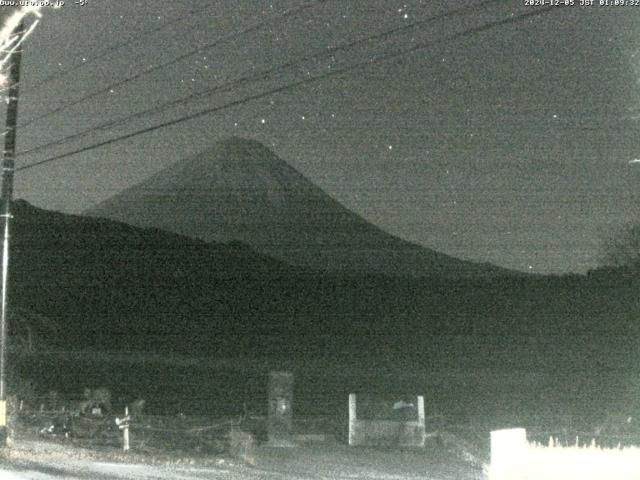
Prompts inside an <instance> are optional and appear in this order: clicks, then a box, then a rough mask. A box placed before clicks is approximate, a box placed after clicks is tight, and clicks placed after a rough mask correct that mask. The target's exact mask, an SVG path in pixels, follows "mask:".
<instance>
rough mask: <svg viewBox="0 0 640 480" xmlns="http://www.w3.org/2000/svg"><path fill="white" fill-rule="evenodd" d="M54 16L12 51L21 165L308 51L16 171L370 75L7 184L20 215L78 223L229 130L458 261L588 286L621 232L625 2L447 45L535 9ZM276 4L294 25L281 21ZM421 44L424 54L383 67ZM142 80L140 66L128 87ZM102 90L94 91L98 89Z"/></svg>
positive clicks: (355, 7)
mask: <svg viewBox="0 0 640 480" xmlns="http://www.w3.org/2000/svg"><path fill="white" fill-rule="evenodd" d="M578 2H579V0H576V3H578ZM66 3H67V4H66V5H65V6H64V7H62V8H60V9H56V10H53V9H44V10H43V17H42V20H41V24H40V25H39V26H38V28H37V29H36V31H35V32H34V33H33V35H32V36H31V37H30V38H29V39H28V41H27V44H26V50H25V54H24V58H23V65H22V82H21V88H22V90H21V97H20V120H21V123H22V124H23V125H24V127H23V128H21V130H19V132H18V149H19V151H25V150H29V149H31V148H34V147H37V146H39V145H43V144H46V143H48V142H51V141H53V140H57V139H59V138H62V137H65V136H68V135H73V134H75V133H78V132H81V131H84V130H88V129H90V128H91V127H94V126H97V125H100V124H102V123H104V122H106V121H108V120H111V119H117V118H121V117H124V116H126V115H128V114H131V113H135V112H139V111H143V110H146V109H149V108H151V107H152V106H154V105H159V104H161V103H165V102H170V101H172V100H176V99H178V98H181V97H186V96H187V95H189V94H192V93H194V92H198V91H201V90H203V89H207V88H212V87H214V86H216V85H220V84H226V83H227V82H230V81H233V80H235V79H238V78H240V77H245V76H247V75H254V74H257V73H259V72H262V71H265V70H269V69H273V67H276V66H278V65H282V64H287V63H290V62H293V61H295V60H297V59H299V58H303V57H307V56H310V55H316V56H315V57H314V58H312V59H310V60H308V61H304V62H301V63H295V64H294V65H293V66H292V67H289V68H285V69H281V70H279V71H276V72H275V73H273V74H272V75H268V76H266V77H263V78H261V79H259V80H256V81H252V82H244V83H241V84H238V83H236V84H235V85H232V88H229V89H226V91H223V92H218V93H217V94H214V95H211V96H202V97H200V98H197V99H195V100H194V101H192V102H187V103H184V104H180V105H177V106H174V107H173V108H169V109H166V110H162V111H159V112H156V113H154V114H152V115H147V116H143V117H140V118H136V119H134V120H133V121H131V122H129V123H126V124H123V125H120V126H117V127H111V128H108V129H105V130H99V131H97V132H88V133H86V134H84V135H81V136H79V137H78V138H75V139H74V140H73V141H71V142H69V143H65V144H64V145H58V146H53V147H50V148H46V149H44V150H41V151H38V152H35V153H32V154H27V155H19V156H18V166H24V165H27V164H30V163H33V162H38V161H42V160H45V159H47V158H49V157H51V156H55V155H57V154H61V153H64V152H68V151H72V150H75V149H79V148H82V147H85V146H89V145H92V144H94V143H99V142H101V141H104V140H107V139H109V138H112V137H116V136H120V135H123V134H126V133H128V132H133V131H136V130H139V129H142V128H145V127H148V126H151V125H155V124H159V123H162V122H164V121H168V120H171V119H174V118H178V117H181V116H184V115H187V114H189V113H192V112H196V111H198V110H202V109H205V108H207V107H214V106H216V105H225V104H227V103H229V102H234V101H237V100H241V99H243V98H246V97H250V96H252V95H256V94H258V93H260V92H263V91H268V90H270V89H275V88H277V87H279V86H281V85H286V84H287V83H292V82H295V81H298V80H302V79H305V78H308V79H311V78H314V77H316V76H318V75H325V74H327V72H335V71H339V70H341V69H344V68H347V67H349V66H350V65H355V64H359V63H362V62H369V61H370V64H369V65H368V66H364V67H361V68H357V69H353V70H350V71H348V72H345V73H344V74H341V75H332V76H330V77H327V78H325V79H323V80H320V81H311V82H309V83H307V84H304V85H301V86H298V87H296V88H292V89H288V90H283V91H281V92H279V93H275V94H273V95H269V96H265V97H263V98H259V99H256V100H253V101H248V102H244V103H242V102H241V103H239V104H238V105H235V106H233V107H231V108H226V109H222V110H219V111H217V112H215V113H212V114H210V115H206V116H201V117H198V118H194V119H193V120H191V121H188V122H182V123H179V124H176V125H174V126H171V127H169V128H163V129H158V130H154V131H152V132H150V133H147V134H144V135H138V136H135V137H132V138H130V139H128V140H125V141H121V142H117V143H113V144H110V145H107V146H104V147H101V148H95V149H92V150H88V151H86V152H83V153H80V154H77V155H74V156H70V157H68V158H64V159H61V160H59V161H55V162H50V163H46V164H43V165H42V166H40V167H37V168H32V169H27V170H24V171H21V172H19V173H18V176H17V178H16V196H17V197H20V198H25V199H27V200H28V201H30V202H32V203H33V204H35V205H37V206H40V207H45V208H50V209H55V210H61V211H64V212H71V213H79V212H81V211H82V210H84V209H85V208H88V207H90V206H92V205H93V204H95V203H97V202H99V201H101V200H103V199H105V198H107V197H109V196H111V195H113V194H115V193H117V192H118V191H120V190H121V189H123V188H125V187H128V186H130V185H132V184H133V183H136V182H139V181H141V180H143V179H144V178H146V177H147V176H149V175H151V174H153V173H155V172H156V171H158V170H160V169H161V168H163V167H166V166H168V165H170V164H171V163H172V162H175V161H178V160H180V159H182V158H184V157H187V156H189V155H192V154H194V153H197V152H199V151H201V150H204V149H206V148H207V147H208V146H209V145H211V144H212V143H213V142H215V141H216V140H218V139H221V138H224V137H228V136H231V135H235V136H241V137H246V138H251V139H255V140H259V141H261V142H263V143H264V144H265V145H267V146H269V147H271V148H272V149H273V150H274V151H275V152H276V153H277V154H278V155H279V156H280V157H281V158H283V159H284V160H286V161H287V162H289V163H290V164H291V165H293V166H294V167H295V168H297V169H298V170H299V171H301V172H302V173H303V174H304V175H306V176H307V177H308V178H309V179H310V180H312V181H313V182H315V183H316V184H318V185H319V186H321V187H322V188H323V189H324V190H325V191H326V192H327V193H329V194H330V195H332V196H333V197H334V198H336V199H338V200H339V201H341V202H342V203H344V204H345V205H346V206H347V207H349V208H350V209H352V210H354V211H355V212H357V213H359V214H361V215H362V216H364V217H365V218H366V219H368V220H370V221H371V222H373V223H375V224H376V225H378V226H380V227H382V228H383V229H385V230H387V231H389V232H390V233H393V234H396V235H398V236H400V237H402V238H405V239H407V240H411V241H414V242H416V243H419V244H422V245H425V246H428V247H431V248H434V249H436V250H439V251H442V252H445V253H448V254H451V255H454V256H457V257H460V258H464V259H472V260H478V261H489V262H492V263H495V264H497V265H501V266H506V267H510V268H515V269H519V270H524V271H530V272H538V273H540V272H553V273H564V272H585V271H586V270H588V269H589V268H593V267H595V266H597V265H598V264H599V261H600V258H601V257H602V256H603V249H602V244H603V241H604V239H605V238H606V237H607V236H608V235H609V234H610V232H611V231H613V230H615V229H616V228H618V227H619V226H620V225H622V224H624V223H626V222H633V221H638V217H639V213H640V210H639V206H640V188H638V187H639V186H640V162H637V163H634V162H633V161H634V159H638V158H640V135H639V127H640V6H639V7H597V6H593V7H578V6H574V7H569V8H560V7H557V8H553V9H551V11H550V12H548V13H544V14H542V15H538V16H532V17H529V18H527V19H525V20H523V21H514V22H512V23H504V24H501V25H498V26H496V27H495V28H492V29H487V30H485V31H481V32H478V33H473V34H471V33H470V34H468V35H461V36H457V37H455V38H450V37H451V36H454V35H456V34H459V33H461V32H465V31H474V29H475V28H476V27H480V26H482V25H486V24H488V23H491V22H496V21H499V20H503V19H517V18H518V16H519V15H521V14H523V13H530V12H532V11H534V10H535V9H536V8H540V7H526V6H525V5H524V0H506V1H501V2H498V1H497V2H478V1H476V2H470V1H456V2H452V1H417V0H414V1H408V0H404V1H394V0H357V1H356V0H335V1H331V0H329V1H317V2H314V1H301V0H289V1H271V2H269V1H261V0H235V1H232V0H221V1H213V0H170V1H169V0H166V1H165V0H88V2H87V3H88V5H86V6H78V5H75V4H74V2H73V1H72V0H67V2H66ZM478 3H481V4H483V5H482V6H480V7H479V8H477V9H475V10H467V11H466V13H464V14H451V15H448V16H445V17H442V16H441V17H439V18H437V19H434V20H433V21H432V22H425V20H427V19H429V18H430V17H433V16H436V15H440V14H443V13H446V12H452V11H453V10H454V9H455V10H458V9H460V8H462V7H465V6H469V5H474V4H478ZM596 3H597V2H596ZM304 6H308V8H302V7H304ZM301 8H302V9H301ZM292 9H300V10H297V11H294V13H290V14H288V15H287V16H285V17H284V18H283V17H282V15H283V14H284V13H285V12H287V11H291V10H292ZM262 22H266V23H265V24H264V26H262V27H261V28H258V29H253V30H251V31H248V32H245V33H239V34H237V35H234V34H236V33H237V32H242V31H244V30H247V29H250V27H252V26H254V25H259V24H261V23H262ZM414 23H418V25H417V26H416V27H415V28H411V25H413V24H414ZM403 27H406V28H403ZM396 29H397V32H396V33H395V34H389V35H386V36H380V35H378V36H377V38H375V39H372V40H371V41H369V42H362V43H360V44H358V45H356V46H354V47H352V48H348V49H341V50H332V48H333V47H336V46H341V45H344V44H348V43H350V42H353V41H357V40H358V39H362V38H366V37H368V36H375V35H377V34H381V33H383V32H386V31H389V30H396ZM220 39H222V40H220ZM218 40H220V41H218ZM216 41H218V43H217V45H214V46H213V47H211V48H206V49H205V48H201V49H200V51H199V52H198V53H196V54H194V55H191V56H189V57H188V58H185V59H183V60H181V61H178V62H173V63H172V64H171V65H168V66H166V67H163V68H157V66H158V65H161V64H163V63H166V62H171V60H172V59H174V58H176V57H179V56H182V55H185V54H187V53H189V52H190V51H192V50H194V49H197V48H198V47H203V46H205V45H208V44H211V43H214V42H216ZM118 44H120V45H122V48H120V49H113V48H112V47H113V46H114V45H118ZM423 44H428V45H430V46H429V47H427V48H419V49H414V50H413V52H412V53H409V54H405V55H393V53H394V52H401V51H407V50H410V49H412V48H414V47H415V46H416V45H423ZM105 49H111V50H106V51H105ZM321 52H325V53H324V54H322V55H320V53H321ZM391 56H393V58H390V57H391ZM96 57H98V58H97V59H96ZM382 57H385V58H388V59H387V60H385V61H380V59H381V58H382ZM389 58H390V59H389ZM70 69H71V71H70ZM145 70H152V71H151V72H149V73H148V74H144V75H139V76H138V77H137V78H136V79H134V80H131V81H128V80H127V81H126V82H123V80H126V79H128V78H129V77H132V76H133V75H136V74H138V73H140V72H144V71H145ZM117 82H119V83H121V84H120V85H117V86H115V87H114V88H113V89H110V88H108V87H109V85H111V84H114V83H117ZM103 89H107V90H111V91H106V92H104V93H101V94H99V95H98V94H95V95H93V94H94V92H97V91H101V90H103ZM87 95H92V98H90V99H87V100H86V101H83V102H78V101H79V100H80V99H82V98H83V97H85V96H87ZM73 102H76V103H77V104H76V105H74V106H72V107H68V108H62V109H60V111H59V112H57V113H56V114H54V115H50V116H48V117H46V118H42V119H40V120H38V121H35V122H32V120H33V119H34V118H38V117H40V116H42V115H44V114H46V113H47V112H49V111H51V110H53V109H58V108H59V107H61V106H65V105H68V104H69V103H73ZM25 124H27V125H25Z"/></svg>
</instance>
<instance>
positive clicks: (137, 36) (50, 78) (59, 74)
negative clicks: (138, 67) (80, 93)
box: [29, 5, 212, 89]
mask: <svg viewBox="0 0 640 480" xmlns="http://www.w3.org/2000/svg"><path fill="white" fill-rule="evenodd" d="M211 7H212V6H211V5H206V6H205V7H202V8H198V9H196V10H193V11H191V12H189V13H188V14H187V16H186V17H179V18H177V19H174V20H171V21H168V22H164V23H162V24H161V25H158V26H155V27H152V28H149V29H147V30H142V31H140V32H136V33H135V35H134V36H133V37H132V38H129V39H128V40H123V41H122V42H117V43H114V44H113V45H110V46H107V47H106V48H104V49H101V50H98V52H96V54H95V55H93V56H92V57H90V58H88V59H87V61H86V62H80V63H77V64H76V65H73V66H71V67H69V68H67V69H65V70H64V71H61V72H56V73H52V74H51V75H49V76H47V77H45V78H44V79H42V80H40V81H39V82H37V83H35V84H33V85H30V86H29V87H30V89H36V88H40V87H41V86H43V85H47V84H49V83H51V82H52V81H53V80H55V79H57V78H60V77H64V76H67V75H69V74H71V73H73V72H75V71H76V70H78V69H80V68H83V67H86V66H87V65H90V64H92V63H94V62H97V61H98V60H101V59H103V58H104V57H106V56H108V55H109V54H111V53H112V52H116V51H118V50H120V49H122V48H124V47H126V46H128V45H131V44H132V43H134V42H137V41H139V40H140V39H141V38H144V37H146V36H148V35H151V34H154V33H156V32H159V31H161V30H164V29H165V28H167V27H170V26H171V25H175V24H178V23H181V22H184V21H185V20H187V19H188V18H189V17H192V16H193V15H196V14H198V13H200V12H203V11H205V10H209V9H210V8H211Z"/></svg>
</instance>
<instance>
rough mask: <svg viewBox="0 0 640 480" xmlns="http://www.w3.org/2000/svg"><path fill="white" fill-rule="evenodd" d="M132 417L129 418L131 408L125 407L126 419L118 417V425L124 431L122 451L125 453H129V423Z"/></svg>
mask: <svg viewBox="0 0 640 480" xmlns="http://www.w3.org/2000/svg"><path fill="white" fill-rule="evenodd" d="M130 421H131V417H130V416H129V407H124V418H117V417H116V425H117V426H118V428H119V429H120V430H122V449H123V450H124V451H125V452H128V451H129V422H130Z"/></svg>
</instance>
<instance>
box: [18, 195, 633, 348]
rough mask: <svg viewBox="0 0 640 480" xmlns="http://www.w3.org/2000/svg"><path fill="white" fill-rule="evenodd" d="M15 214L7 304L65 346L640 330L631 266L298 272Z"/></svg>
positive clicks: (57, 218) (89, 221) (126, 229)
mask: <svg viewBox="0 0 640 480" xmlns="http://www.w3.org/2000/svg"><path fill="white" fill-rule="evenodd" d="M14 210H15V213H14V216H15V218H14V221H13V236H12V239H13V242H12V248H11V249H12V257H11V293H12V297H11V300H12V302H14V303H15V305H16V306H17V307H19V308H22V309H26V310H29V311H33V312H35V313H37V314H39V315H42V316H44V317H47V318H50V319H51V321H52V322H54V323H55V326H56V331H57V334H56V335H55V336H56V337H57V338H50V339H49V341H50V343H51V344H52V345H64V346H66V347H67V348H73V349H75V348H78V349H80V348H89V347H90V348H101V349H115V350H119V349H123V350H128V349H131V350H147V351H165V350H171V351H181V352H194V351H199V352H207V353H216V352H217V353H223V352H228V351H230V350H232V351H243V352H246V353H254V354H259V353H268V352H273V351H278V350H280V349H282V348H285V346H286V345H289V346H295V348H296V349H303V350H304V349H305V348H312V349H317V350H318V351H323V350H324V351H329V352H331V351H338V350H341V349H342V350H349V348H350V346H352V345H358V346H359V348H360V349H361V350H362V349H363V350H364V351H367V349H370V350H371V351H374V350H377V349H380V348H382V349H385V350H388V351H392V350H399V351H403V352H410V351H412V350H413V351H416V352H420V351H422V350H423V349H424V348H425V347H426V346H429V345H430V343H432V342H433V338H434V336H443V335H463V336H464V335H471V336H473V335H477V336H487V335H527V336H531V335H534V336H535V335H542V336H545V335H546V336H557V335H560V336H571V335H573V336H575V335H602V334H608V335H612V334H616V335H629V334H635V333H637V332H638V330H639V329H638V324H639V321H638V318H637V312H638V311H639V308H638V307H639V305H640V296H638V294H637V292H638V287H639V286H640V279H639V278H638V276H637V275H634V274H633V272H632V271H629V270H624V269H608V270H599V271H595V272H591V273H590V274H589V275H587V276H577V275H574V276H563V277H553V276H548V277H547V276H530V277H527V276H520V277H496V278H490V279H487V278H485V279H473V278H466V277H465V278H461V279H457V280H456V279H452V278H451V277H446V278H442V277H439V276H431V277H425V278H418V279H417V278H403V277H387V276H383V275H363V274H361V275H357V274H351V275H346V274H345V275H340V274H335V273H333V274H330V273H323V272H318V271H314V270H311V269H305V268H301V267H291V266H288V265H286V264H284V263H282V262H280V261H276V260H273V259H271V258H269V257H265V256H263V255H260V254H258V253H256V252H254V251H253V250H252V249H250V248H249V247H247V246H245V245H242V244H240V243H237V242H236V243H231V244H216V243H205V242H202V241H196V240H192V239H189V238H187V237H183V236H179V235H175V234H171V233H167V232H163V231H160V230H153V229H140V228H136V227H132V226H128V225H125V224H122V223H118V222H113V221H109V220H103V219H94V218H87V217H79V216H73V215H65V214H61V213H56V212H49V211H44V210H40V209H37V208H34V207H32V206H30V205H29V204H27V203H26V202H21V201H19V202H16V204H15V208H14ZM287 348H288V347H287ZM291 348H294V347H291Z"/></svg>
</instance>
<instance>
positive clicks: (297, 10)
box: [20, 0, 324, 128]
mask: <svg viewBox="0 0 640 480" xmlns="http://www.w3.org/2000/svg"><path fill="white" fill-rule="evenodd" d="M323 1H324V0H318V1H314V2H312V3H310V4H306V5H303V6H301V7H298V8H294V9H291V10H288V11H286V12H285V13H283V14H281V15H278V16H277V17H275V19H277V20H282V19H283V18H287V17H290V16H293V15H296V14H298V13H301V12H303V11H305V10H308V9H310V8H313V7H315V6H317V5H319V4H321V3H322V2H323ZM273 20H274V18H271V19H269V20H265V21H263V22H259V23H256V24H254V25H252V26H250V27H248V28H245V29H243V30H241V31H239V32H234V33H231V34H229V35H225V36H224V37H222V38H219V39H217V40H215V41H214V42H211V43H208V44H206V45H202V46H200V47H197V48H194V49H192V50H189V51H188V52H187V53H184V54H182V55H179V56H178V57H175V58H172V59H171V60H168V61H166V62H164V63H161V64H159V65H154V66H151V67H149V68H147V69H145V70H143V71H142V72H138V73H135V74H133V75H130V76H129V77H126V78H124V79H122V80H118V81H117V82H114V83H111V84H110V85H107V86H106V87H103V88H101V89H99V90H96V91H94V92H92V93H90V94H88V95H85V96H84V97H82V98H79V99H77V100H74V101H72V102H69V103H66V104H64V105H61V106H59V107H56V108H54V109H53V110H50V111H48V112H47V113H45V114H43V115H40V116H38V117H34V118H32V119H30V120H27V121H26V122H25V123H23V124H21V125H20V127H22V128H25V127H28V126H29V125H32V124H34V123H36V122H38V121H40V120H43V119H45V118H49V117H51V116H52V115H55V114H56V113H59V112H61V111H63V110H67V109H68V108H71V107H74V106H76V105H79V104H81V103H83V102H86V101H87V100H89V99H92V98H95V97H97V96H99V95H102V94H104V93H109V92H111V90H113V89H115V88H118V87H121V86H122V85H125V84H127V83H129V82H133V81H135V80H137V79H139V78H141V77H143V76H145V75H148V74H150V73H153V72H155V71H158V70H160V69H163V68H166V67H168V66H171V65H175V64H177V63H179V62H181V61H183V60H185V59H187V58H189V57H192V56H193V55H196V54H198V53H201V52H204V51H207V50H210V49H212V48H214V47H216V46H218V45H219V44H221V43H224V42H227V41H229V40H232V39H234V38H236V37H239V36H241V35H246V34H248V33H251V32H254V31H257V30H259V29H261V28H262V27H264V26H265V25H268V24H269V23H271V22H272V21H273Z"/></svg>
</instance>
